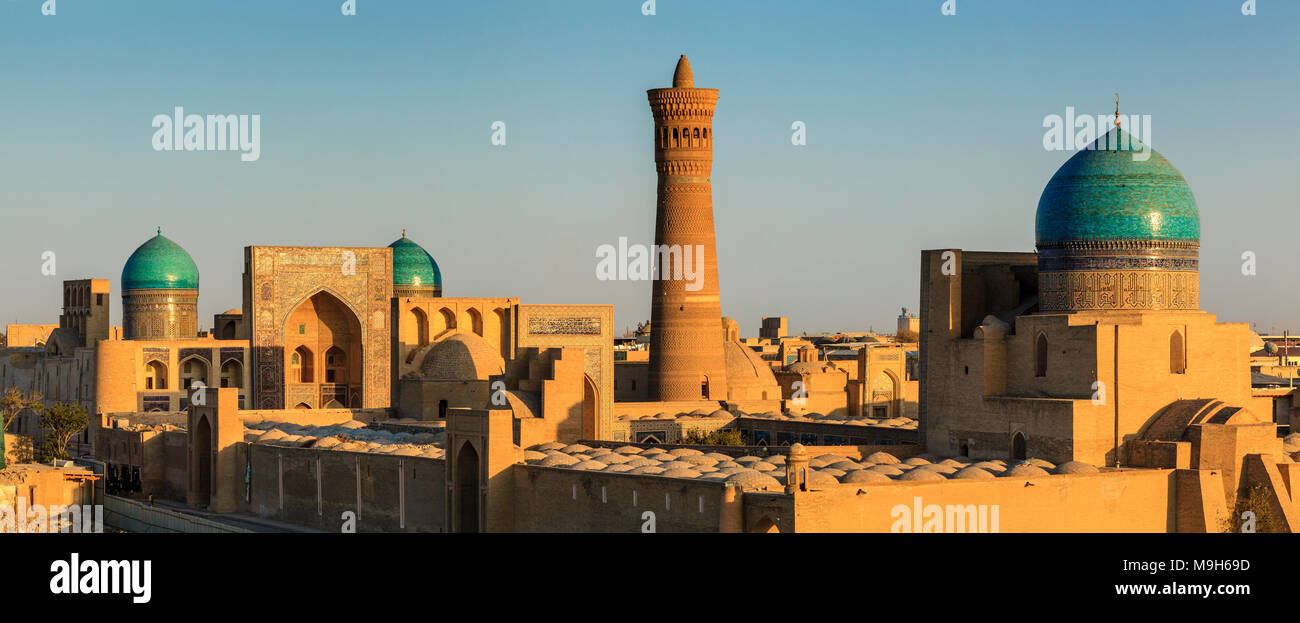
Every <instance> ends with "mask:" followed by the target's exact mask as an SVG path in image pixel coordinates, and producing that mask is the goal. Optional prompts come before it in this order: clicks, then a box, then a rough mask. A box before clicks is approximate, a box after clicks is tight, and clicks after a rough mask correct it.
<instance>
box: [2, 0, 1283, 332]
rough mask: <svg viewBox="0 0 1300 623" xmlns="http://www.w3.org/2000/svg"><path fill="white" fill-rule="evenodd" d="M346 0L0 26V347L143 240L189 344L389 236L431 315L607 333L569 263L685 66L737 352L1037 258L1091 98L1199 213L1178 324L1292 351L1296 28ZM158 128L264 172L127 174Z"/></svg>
mask: <svg viewBox="0 0 1300 623" xmlns="http://www.w3.org/2000/svg"><path fill="white" fill-rule="evenodd" d="M341 3H342V0H312V1H304V0H298V1H290V0H284V1H277V2H265V1H259V2H253V1H249V2H240V1H221V2H218V1H216V0H203V1H199V0H194V1H185V2H174V1H172V2H168V1H162V0H158V1H149V2H145V1H139V2H135V1H129V0H119V1H111V2H110V1H106V0H58V4H57V7H58V14H57V15H56V16H53V17H45V16H42V15H41V14H40V5H41V2H40V0H0V83H2V84H4V92H3V97H0V193H2V194H0V197H2V198H3V200H2V202H0V205H2V206H3V211H4V214H3V220H2V221H0V222H3V224H4V225H3V227H4V229H5V231H4V232H3V240H4V244H3V245H0V262H3V266H4V268H3V270H0V322H12V321H14V320H17V321H20V322H31V323H34V322H54V321H55V319H56V317H57V314H58V311H59V310H58V306H59V304H60V303H61V299H60V294H59V292H60V291H59V287H60V286H59V282H60V281H61V280H62V279H73V278H84V277H92V276H93V277H107V278H110V279H112V281H113V293H114V295H113V298H114V310H113V318H114V322H115V323H116V322H118V321H119V319H120V304H119V299H118V294H117V293H118V285H119V284H118V280H119V278H120V273H121V266H122V263H123V262H124V261H125V260H126V258H127V257H128V256H129V255H130V253H131V251H132V250H133V249H134V248H135V247H136V246H138V245H139V244H140V243H142V242H143V241H145V240H146V239H147V238H149V237H150V236H151V235H152V234H153V231H154V228H155V227H156V226H162V228H163V232H164V234H165V235H167V236H168V237H170V238H171V239H173V240H175V241H176V242H178V243H179V244H181V245H182V246H184V247H185V248H186V249H188V250H189V252H190V253H191V254H192V255H193V256H194V259H195V261H196V262H197V263H198V265H199V270H200V273H201V280H202V290H201V293H200V297H199V304H200V311H201V312H202V314H201V326H204V327H206V326H208V325H209V324H210V322H211V314H212V313H214V312H218V311H221V310H224V309H227V308H230V307H238V306H239V305H240V303H241V301H240V274H241V271H242V269H243V266H242V248H243V247H244V246H246V245H250V244H290V245H297V244H301V245H384V244H387V243H389V242H391V241H392V240H394V239H395V238H397V237H398V236H399V235H400V233H401V230H402V229H403V228H406V229H407V230H408V234H409V235H410V237H411V238H412V239H414V240H416V241H417V242H419V243H421V244H422V245H424V246H425V248H427V249H428V250H429V251H430V253H432V254H433V255H434V257H435V258H436V259H437V261H438V263H439V265H440V266H441V268H442V273H443V277H444V287H445V294H446V295H447V296H518V297H520V298H522V299H523V300H524V301H525V302H528V303H607V304H613V305H615V306H616V315H617V317H616V321H617V323H618V326H619V328H620V330H621V329H622V328H623V327H624V326H627V325H633V324H635V323H636V322H637V321H639V320H642V319H646V318H648V317H649V298H650V286H649V284H648V283H646V282H601V281H597V280H596V278H595V265H596V258H595V250H596V248H597V246H599V245H600V244H604V243H614V242H616V241H617V239H618V237H619V236H627V237H629V238H630V239H632V241H633V242H638V241H639V242H644V243H650V242H652V238H653V235H654V203H655V192H654V184H655V176H654V170H653V162H652V158H653V155H652V151H651V118H650V114H649V108H648V106H647V104H646V96H645V90H646V89H648V88H654V87H661V86H668V84H669V83H670V81H671V77H672V70H673V66H674V64H675V62H676V59H677V56H678V55H679V54H681V53H686V54H687V55H688V56H689V57H690V59H691V62H692V65H693V67H694V71H695V77H696V84H697V86H701V87H712V88H717V89H720V90H721V98H720V101H719V104H718V109H717V116H716V118H715V122H714V128H715V133H716V136H717V142H716V151H715V167H714V174H713V191H714V209H715V216H716V222H717V234H718V254H719V262H720V273H721V274H720V279H721V286H722V296H723V313H724V314H726V315H729V316H733V317H735V318H736V319H737V320H738V321H739V322H740V324H741V328H742V331H743V332H744V333H745V334H749V335H753V334H756V333H757V330H758V322H759V318H760V317H761V316H764V315H784V316H789V317H790V325H791V328H792V329H793V330H794V331H803V330H807V331H823V330H864V329H866V328H867V327H868V326H871V325H874V326H875V327H876V328H877V329H880V328H891V327H892V326H893V318H894V316H895V315H896V314H897V313H898V308H899V307H901V306H904V305H906V306H909V307H915V306H916V304H917V297H918V265H919V257H920V250H921V249H923V248H940V247H960V248H966V249H975V250H1023V251H1028V250H1032V248H1033V233H1034V230H1033V224H1034V209H1035V207H1036V205H1037V201H1038V197H1039V194H1040V193H1041V191H1042V188H1043V186H1044V184H1045V183H1046V182H1047V180H1048V179H1049V178H1050V177H1051V175H1052V173H1053V172H1054V171H1055V170H1056V168H1057V167H1058V166H1060V164H1061V163H1063V162H1064V161H1065V159H1066V158H1067V157H1068V155H1069V154H1067V153H1063V152H1049V151H1045V150H1044V149H1043V147H1042V135H1043V132H1044V130H1043V127H1042V123H1043V118H1044V117H1045V116H1046V115H1050V114H1064V112H1065V108H1066V106H1074V107H1075V108H1076V109H1078V110H1079V111H1080V112H1083V113H1087V114H1103V113H1107V112H1109V111H1110V110H1111V109H1112V108H1113V106H1114V101H1113V100H1114V94H1115V92H1119V93H1120V94H1121V98H1122V106H1123V109H1124V112H1126V113H1127V112H1133V113H1141V114H1150V115H1152V123H1153V134H1152V136H1153V143H1154V146H1155V148H1156V149H1158V150H1159V151H1161V152H1162V153H1163V154H1164V155H1165V156H1166V157H1168V158H1169V159H1170V161H1172V162H1173V163H1174V165H1175V166H1177V167H1179V169H1180V170H1181V171H1182V172H1183V174H1184V175H1185V176H1186V177H1187V179H1188V182H1189V183H1190V184H1191V187H1192V190H1193V192H1194V193H1195V195H1196V198H1197V201H1198V203H1199V205H1200V209H1201V221H1202V248H1201V279H1202V284H1201V289H1202V291H1201V303H1202V307H1203V308H1204V309H1206V310H1209V311H1211V312H1214V313H1217V314H1219V317H1220V319H1221V320H1227V321H1238V322H1258V323H1259V327H1260V328H1261V329H1262V330H1267V329H1268V328H1269V327H1271V326H1276V327H1277V328H1278V329H1279V330H1280V329H1281V328H1282V327H1285V326H1289V327H1290V328H1291V329H1292V330H1297V329H1300V322H1297V321H1298V320H1300V318H1297V316H1296V314H1295V313H1294V310H1295V308H1296V306H1297V303H1298V302H1300V291H1298V290H1297V288H1296V287H1295V278H1294V275H1295V274H1296V271H1297V267H1300V250H1298V249H1297V247H1296V245H1295V244H1294V238H1293V237H1292V233H1294V232H1296V226H1297V224H1298V223H1300V222H1298V221H1297V219H1296V216H1295V215H1296V213H1297V208H1300V205H1298V204H1300V199H1297V194H1296V192H1295V188H1296V179H1297V172H1298V170H1300V166H1298V165H1300V155H1298V154H1297V147H1296V145H1297V138H1300V137H1298V136H1297V134H1300V123H1297V117H1296V115H1297V111H1300V84H1298V82H1300V71H1297V68H1298V67H1300V2H1292V1H1283V0H1258V3H1257V6H1258V15H1255V16H1252V17H1246V16H1243V15H1241V11H1240V6H1241V1H1240V0H1178V1H1175V0H1169V1H1141V0H1094V1H1090V2H1087V3H1079V2H1044V1H1042V0H957V7H958V14H957V15H956V16H952V17H945V16H942V15H940V11H939V8H940V5H941V4H942V1H941V0H888V1H886V0H875V1H869V0H860V1H858V0H855V1H841V2H810V1H801V2H789V1H784V0H782V1H754V0H750V1H745V2H741V1H723V0H714V1H708V2H703V1H689V2H688V1H685V0H658V2H657V15H654V16H643V15H642V14H641V4H642V1H641V0H590V1H587V0H549V1H547V0H533V1H529V2H523V1H513V2H507V1H476V2H452V1H442V0H440V1H420V2H416V1H410V2H398V1H396V0H357V5H358V13H359V14H358V15H357V16H355V17H345V16H343V15H341V14H340V11H339V5H340V4H341ZM174 106H184V107H185V109H186V111H187V112H190V113H198V114H229V113H235V114H241V113H242V114H253V113H256V114H260V115H262V155H261V159H260V160H259V161H258V162H255V163H244V162H240V160H239V157H238V155H237V154H235V153H183V152H155V151H153V149H152V147H151V145H150V139H151V137H152V135H153V128H152V127H151V126H150V122H151V120H152V118H153V116H154V115H157V114H165V113H169V112H170V111H171V110H172V108H173V107H174ZM497 120H500V121H504V122H506V123H507V138H508V145H507V146H506V147H493V146H492V145H491V144H490V140H489V139H490V135H491V124H492V123H493V122H494V121H497ZM796 120H799V121H803V122H805V123H806V124H807V128H808V130H807V131H808V144H807V145H806V146H803V147H795V146H792V145H791V143H790V134H791V131H790V125H791V123H792V122H793V121H796ZM45 250H52V251H55V252H56V254H57V258H58V264H57V266H58V275H57V276H56V277H43V276H41V274H40V265H41V261H40V257H41V253H42V252H43V251H45ZM1247 250H1250V251H1254V252H1255V253H1256V254H1258V257H1259V260H1258V262H1259V264H1258V274H1257V275H1256V276H1254V277H1243V276H1242V275H1241V272H1240V266H1241V260H1240V257H1241V254H1242V252H1243V251H1247Z"/></svg>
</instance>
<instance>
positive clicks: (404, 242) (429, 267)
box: [388, 232, 442, 288]
mask: <svg viewBox="0 0 1300 623" xmlns="http://www.w3.org/2000/svg"><path fill="white" fill-rule="evenodd" d="M388 246H389V247H390V248H391V249H392V250H393V285H399V286H409V287H415V288H441V287H442V271H440V270H438V263H437V262H435V261H433V256H432V255H429V252H428V251H425V250H424V247H421V246H420V245H418V244H415V243H414V242H412V241H411V239H410V238H407V237H406V232H402V237H401V238H400V239H398V240H396V241H394V242H393V244H390V245H388Z"/></svg>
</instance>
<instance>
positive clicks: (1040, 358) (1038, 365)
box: [1034, 333, 1047, 377]
mask: <svg viewBox="0 0 1300 623" xmlns="http://www.w3.org/2000/svg"><path fill="white" fill-rule="evenodd" d="M1034 376H1040V377H1041V376H1047V334H1046V333H1039V334H1038V339H1037V340H1035V341H1034Z"/></svg>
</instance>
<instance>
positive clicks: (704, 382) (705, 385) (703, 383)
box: [700, 376, 709, 400]
mask: <svg viewBox="0 0 1300 623" xmlns="http://www.w3.org/2000/svg"><path fill="white" fill-rule="evenodd" d="M700 398H701V399H703V400H708V399H709V377H708V376H705V377H704V378H702V379H700Z"/></svg>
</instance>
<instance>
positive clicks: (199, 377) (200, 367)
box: [181, 357, 208, 390]
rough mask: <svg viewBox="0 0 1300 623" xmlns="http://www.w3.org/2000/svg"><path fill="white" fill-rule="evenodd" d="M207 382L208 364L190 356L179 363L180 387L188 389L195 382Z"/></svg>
mask: <svg viewBox="0 0 1300 623" xmlns="http://www.w3.org/2000/svg"><path fill="white" fill-rule="evenodd" d="M200 382H201V383H204V384H205V385H206V384H207V382H208V364H207V363H205V362H204V361H203V360H202V359H199V358H197V357H191V358H189V359H186V360H185V363H183V364H181V387H183V388H185V389H187V390H188V389H190V388H191V387H193V386H194V384H195V383H200Z"/></svg>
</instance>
